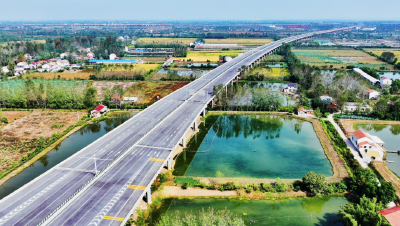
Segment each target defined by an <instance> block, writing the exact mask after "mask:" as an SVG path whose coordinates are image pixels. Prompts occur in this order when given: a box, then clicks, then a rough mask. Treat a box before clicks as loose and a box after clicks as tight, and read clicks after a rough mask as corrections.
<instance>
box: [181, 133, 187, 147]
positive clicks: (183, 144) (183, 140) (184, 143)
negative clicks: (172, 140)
mask: <svg viewBox="0 0 400 226" xmlns="http://www.w3.org/2000/svg"><path fill="white" fill-rule="evenodd" d="M182 147H184V148H186V134H185V135H183V137H182Z"/></svg>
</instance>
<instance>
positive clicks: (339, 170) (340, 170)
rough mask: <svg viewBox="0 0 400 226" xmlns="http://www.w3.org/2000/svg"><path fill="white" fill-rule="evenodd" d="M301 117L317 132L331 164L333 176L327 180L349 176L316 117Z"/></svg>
mask: <svg viewBox="0 0 400 226" xmlns="http://www.w3.org/2000/svg"><path fill="white" fill-rule="evenodd" d="M303 119H304V120H307V121H309V122H311V123H312V125H313V127H314V131H315V133H316V134H317V136H318V139H319V141H320V142H321V145H322V147H323V148H324V151H325V154H326V156H327V157H328V159H329V161H330V162H331V164H332V167H333V176H332V177H328V178H327V180H328V182H339V181H341V180H342V179H343V178H345V177H349V174H348V172H347V170H346V168H345V167H344V163H343V161H342V160H341V159H340V157H339V155H338V153H337V152H336V151H335V149H334V148H333V145H332V143H331V141H330V140H329V138H328V136H327V135H326V133H325V131H324V128H322V125H321V123H320V122H319V121H318V119H309V118H307V119H306V118H303Z"/></svg>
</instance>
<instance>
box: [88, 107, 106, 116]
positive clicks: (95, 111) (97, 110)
mask: <svg viewBox="0 0 400 226" xmlns="http://www.w3.org/2000/svg"><path fill="white" fill-rule="evenodd" d="M107 110H108V109H107V107H106V106H104V105H102V104H99V105H97V106H96V107H95V108H94V109H93V110H92V111H91V112H90V117H92V118H97V117H100V116H101V115H102V114H104V113H106V112H107Z"/></svg>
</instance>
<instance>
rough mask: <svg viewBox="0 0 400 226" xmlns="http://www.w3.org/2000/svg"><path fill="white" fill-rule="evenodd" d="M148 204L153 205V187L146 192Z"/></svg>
mask: <svg viewBox="0 0 400 226" xmlns="http://www.w3.org/2000/svg"><path fill="white" fill-rule="evenodd" d="M146 197H147V204H151V186H150V187H149V188H148V189H147V191H146Z"/></svg>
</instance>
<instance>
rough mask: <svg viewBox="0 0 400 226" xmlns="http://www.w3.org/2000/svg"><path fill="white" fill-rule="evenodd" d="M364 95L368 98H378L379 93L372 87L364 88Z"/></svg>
mask: <svg viewBox="0 0 400 226" xmlns="http://www.w3.org/2000/svg"><path fill="white" fill-rule="evenodd" d="M365 93H366V96H367V97H368V99H375V100H376V99H378V96H379V95H380V94H381V93H380V92H378V91H375V90H373V89H367V90H365Z"/></svg>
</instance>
